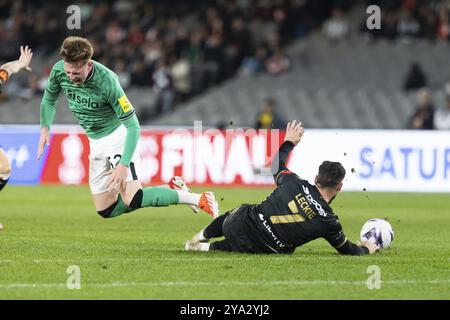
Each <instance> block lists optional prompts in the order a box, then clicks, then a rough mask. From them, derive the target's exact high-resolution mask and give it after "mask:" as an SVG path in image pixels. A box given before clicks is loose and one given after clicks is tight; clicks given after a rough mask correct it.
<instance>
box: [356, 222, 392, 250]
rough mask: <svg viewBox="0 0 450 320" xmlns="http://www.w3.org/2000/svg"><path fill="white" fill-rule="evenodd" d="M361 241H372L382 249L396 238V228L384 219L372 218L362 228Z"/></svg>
mask: <svg viewBox="0 0 450 320" xmlns="http://www.w3.org/2000/svg"><path fill="white" fill-rule="evenodd" d="M360 237H361V241H371V242H373V243H375V244H376V245H377V246H378V247H379V248H380V249H383V248H387V247H389V246H390V245H391V243H392V241H393V240H394V229H392V226H391V224H390V223H389V222H387V221H386V220H384V219H370V220H369V221H367V222H366V223H365V224H364V225H363V227H362V229H361V234H360Z"/></svg>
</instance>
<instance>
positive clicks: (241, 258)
mask: <svg viewBox="0 0 450 320" xmlns="http://www.w3.org/2000/svg"><path fill="white" fill-rule="evenodd" d="M375 258H386V262H392V261H394V259H399V260H395V261H401V262H408V261H409V262H414V261H450V257H449V258H425V257H417V258H406V257H401V256H385V257H383V256H380V257H375ZM256 259H257V260H266V259H270V260H271V261H273V262H275V261H278V260H281V261H296V260H299V261H314V260H333V261H339V260H342V261H343V260H345V259H347V257H344V256H335V257H333V256H317V257H310V256H303V257H302V256H298V257H292V256H270V257H269V256H252V257H248V256H236V257H214V255H210V256H208V257H194V256H186V257H148V258H87V259H77V258H74V259H68V258H67V259H66V258H65V259H32V260H31V262H33V263H66V262H67V263H72V262H78V263H89V262H148V261H150V262H151V261H211V262H215V261H235V260H239V261H246V260H250V261H254V260H256ZM29 261H30V260H26V259H25V260H21V259H19V260H0V263H21V262H25V263H26V262H29ZM361 261H366V260H361ZM381 262H383V261H381Z"/></svg>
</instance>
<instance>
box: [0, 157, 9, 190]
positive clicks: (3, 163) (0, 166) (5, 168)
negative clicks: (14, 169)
mask: <svg viewBox="0 0 450 320" xmlns="http://www.w3.org/2000/svg"><path fill="white" fill-rule="evenodd" d="M10 175H11V166H10V165H9V160H8V158H7V157H6V154H5V152H4V151H3V149H2V148H0V190H2V189H3V188H4V187H5V186H6V184H7V183H8V179H9V176H10Z"/></svg>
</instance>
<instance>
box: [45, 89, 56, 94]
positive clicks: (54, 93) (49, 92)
mask: <svg viewBox="0 0 450 320" xmlns="http://www.w3.org/2000/svg"><path fill="white" fill-rule="evenodd" d="M45 91H47V92H48V93H50V94H57V93H59V92H52V91H50V90H48V88H46V89H45Z"/></svg>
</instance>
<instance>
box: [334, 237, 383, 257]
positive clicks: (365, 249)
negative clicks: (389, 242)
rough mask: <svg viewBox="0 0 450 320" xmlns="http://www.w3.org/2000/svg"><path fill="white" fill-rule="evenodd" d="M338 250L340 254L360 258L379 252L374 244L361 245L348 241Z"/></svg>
mask: <svg viewBox="0 0 450 320" xmlns="http://www.w3.org/2000/svg"><path fill="white" fill-rule="evenodd" d="M336 250H337V251H338V252H339V253H340V254H346V255H352V256H360V255H364V254H370V253H374V252H376V251H377V250H378V247H377V246H376V245H375V244H373V243H372V242H368V241H365V242H363V243H361V244H359V245H357V244H354V243H352V242H350V241H349V240H346V241H345V242H344V244H343V245H342V246H340V247H337V248H336Z"/></svg>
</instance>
